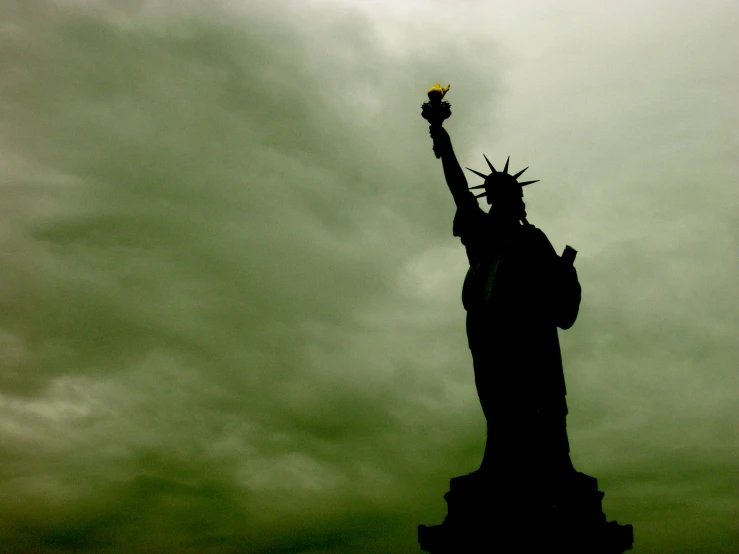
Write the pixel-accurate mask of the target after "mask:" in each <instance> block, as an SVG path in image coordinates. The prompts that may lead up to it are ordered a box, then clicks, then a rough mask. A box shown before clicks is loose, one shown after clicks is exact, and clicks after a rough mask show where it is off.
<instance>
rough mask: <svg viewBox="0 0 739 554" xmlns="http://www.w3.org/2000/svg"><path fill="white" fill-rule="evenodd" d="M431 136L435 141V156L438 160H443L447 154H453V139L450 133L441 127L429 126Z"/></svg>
mask: <svg viewBox="0 0 739 554" xmlns="http://www.w3.org/2000/svg"><path fill="white" fill-rule="evenodd" d="M429 135H431V138H432V139H433V141H434V154H436V157H437V158H441V157H442V156H443V155H445V154H449V153H451V152H452V139H451V138H449V133H447V132H446V129H444V127H442V126H441V125H429Z"/></svg>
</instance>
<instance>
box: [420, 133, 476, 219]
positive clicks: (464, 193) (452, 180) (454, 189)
mask: <svg viewBox="0 0 739 554" xmlns="http://www.w3.org/2000/svg"><path fill="white" fill-rule="evenodd" d="M429 134H430V135H431V138H432V139H433V140H434V154H436V157H437V158H441V164H442V166H443V167H444V177H446V184H447V185H448V186H449V191H450V192H451V193H452V197H453V198H454V203H455V204H456V205H457V208H462V207H466V206H468V205H469V204H470V200H473V202H474V205H477V202H476V201H475V200H474V195H473V194H472V193H471V192H470V191H469V190H468V188H467V178H466V177H465V176H464V173H462V168H461V167H460V166H459V162H458V161H457V156H455V155H454V149H453V148H452V140H451V139H450V138H449V133H447V132H446V129H444V127H442V126H441V125H430V126H429Z"/></svg>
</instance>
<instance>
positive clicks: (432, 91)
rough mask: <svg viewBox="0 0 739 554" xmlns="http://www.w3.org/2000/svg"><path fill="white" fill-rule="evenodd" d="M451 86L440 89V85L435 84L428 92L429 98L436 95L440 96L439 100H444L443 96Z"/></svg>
mask: <svg viewBox="0 0 739 554" xmlns="http://www.w3.org/2000/svg"><path fill="white" fill-rule="evenodd" d="M451 86H452V85H447V86H446V87H442V86H441V83H436V84H435V85H434V86H433V87H431V88H430V89H429V91H428V95H429V98H431V97H432V96H436V95H438V94H441V96H440V97H439V99H442V98H444V95H445V94H446V93H447V91H448V90H449V89H450V88H451Z"/></svg>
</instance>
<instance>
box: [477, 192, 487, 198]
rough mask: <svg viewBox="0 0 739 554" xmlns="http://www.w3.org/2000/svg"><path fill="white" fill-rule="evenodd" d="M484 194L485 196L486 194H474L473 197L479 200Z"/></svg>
mask: <svg viewBox="0 0 739 554" xmlns="http://www.w3.org/2000/svg"><path fill="white" fill-rule="evenodd" d="M486 194H487V192H481V193H480V194H476V195H475V198H481V197H483V196H485V195H486Z"/></svg>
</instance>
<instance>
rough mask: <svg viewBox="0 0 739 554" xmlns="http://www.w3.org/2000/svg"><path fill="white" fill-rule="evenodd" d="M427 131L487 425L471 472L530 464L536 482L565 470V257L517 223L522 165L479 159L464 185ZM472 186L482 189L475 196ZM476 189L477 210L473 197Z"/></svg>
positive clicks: (568, 323)
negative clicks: (475, 182)
mask: <svg viewBox="0 0 739 554" xmlns="http://www.w3.org/2000/svg"><path fill="white" fill-rule="evenodd" d="M430 134H431V137H432V138H433V141H434V151H435V152H436V154H437V156H439V157H440V158H441V161H442V164H443V167H444V175H445V176H446V181H447V185H448V186H449V190H450V191H451V193H452V197H453V198H454V201H455V203H456V205H457V212H456V215H455V217H454V225H453V232H454V236H456V237H459V238H460V239H461V241H462V244H463V245H464V246H465V249H466V251H467V258H468V260H469V264H470V267H469V270H468V271H467V276H466V278H465V280H464V285H463V289H462V303H463V305H464V308H465V310H466V311H467V338H468V343H469V347H470V351H471V353H472V360H473V366H474V373H475V384H476V386H477V394H478V396H479V398H480V403H481V405H482V410H483V413H484V414H485V418H486V419H487V431H488V432H487V444H486V447H485V453H484V455H483V459H482V463H481V466H480V469H479V470H478V471H480V472H496V473H499V474H509V473H510V472H511V471H512V470H514V469H515V470H517V471H521V470H524V471H527V472H531V471H532V470H533V471H534V472H535V473H536V474H538V476H539V477H540V478H541V479H542V480H543V481H550V480H552V479H557V478H558V477H559V476H561V475H566V474H571V473H574V471H575V469H574V467H573V466H572V462H571V461H570V455H569V451H570V449H569V442H568V440H567V429H566V416H567V403H566V401H565V395H566V387H565V379H564V373H563V369H562V357H561V354H560V348H559V337H558V334H557V327H559V328H560V329H569V328H570V327H572V325H573V324H574V322H575V319H576V318H577V314H578V309H579V305H580V283H579V281H578V279H577V271H576V270H575V268H574V266H573V265H572V259H568V258H567V257H565V258H561V257H560V256H558V255H557V254H556V252H555V250H554V248H553V247H552V245H551V243H550V242H549V240H548V239H547V236H546V235H545V234H544V233H543V232H542V231H541V230H540V229H538V228H536V227H535V226H533V225H531V224H529V223H528V221H527V220H526V205H525V204H524V201H523V187H524V186H526V185H529V184H531V183H535V182H537V181H526V182H523V183H519V182H518V180H517V179H518V177H519V176H520V175H521V174H522V173H523V172H524V171H526V170H525V169H524V170H522V171H519V172H518V173H517V174H515V175H510V174H508V161H506V164H505V168H503V170H502V171H496V169H495V168H494V166H493V165H492V164H491V163H490V161H489V160H488V159H487V157H485V160H486V161H487V163H488V166H489V168H490V173H489V174H487V175H486V174H483V173H480V172H478V171H475V170H472V169H470V171H472V172H473V173H476V174H477V175H479V176H480V177H482V178H483V179H484V183H483V184H482V185H479V186H475V187H472V188H471V189H469V188H468V185H467V179H466V178H465V175H464V173H463V172H462V169H461V167H460V166H459V163H458V162H457V158H456V156H455V155H454V150H453V148H452V144H451V140H450V138H449V134H448V133H447V132H446V130H445V129H444V128H443V127H442V126H441V125H431V126H430ZM468 169H469V168H468ZM474 189H483V192H482V193H481V194H479V195H477V196H475V195H474V194H473V193H472V192H471V190H474ZM482 196H484V197H485V199H486V201H487V204H488V205H489V206H490V209H489V211H488V212H487V213H486V212H484V211H483V210H482V209H481V208H480V206H479V205H478V202H477V198H478V197H482ZM566 252H567V253H569V252H574V250H569V251H566ZM532 464H533V465H535V466H536V467H531V466H532ZM542 484H543V483H542Z"/></svg>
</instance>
